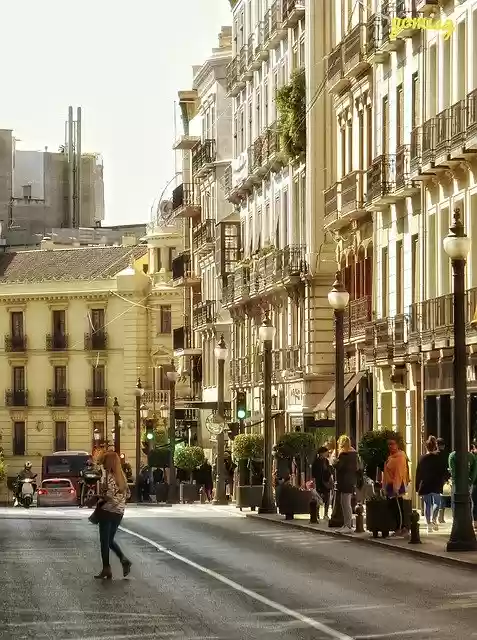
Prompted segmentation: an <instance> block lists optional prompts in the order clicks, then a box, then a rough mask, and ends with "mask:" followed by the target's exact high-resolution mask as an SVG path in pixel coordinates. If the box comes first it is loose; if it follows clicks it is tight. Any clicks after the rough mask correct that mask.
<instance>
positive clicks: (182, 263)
mask: <svg viewBox="0 0 477 640" xmlns="http://www.w3.org/2000/svg"><path fill="white" fill-rule="evenodd" d="M172 285H173V286H174V287H181V286H184V285H189V286H194V285H200V278H199V277H198V276H197V275H196V274H195V273H194V271H193V264H192V260H191V257H190V256H189V255H188V254H186V253H182V254H181V255H180V256H177V257H176V258H174V259H173V261H172Z"/></svg>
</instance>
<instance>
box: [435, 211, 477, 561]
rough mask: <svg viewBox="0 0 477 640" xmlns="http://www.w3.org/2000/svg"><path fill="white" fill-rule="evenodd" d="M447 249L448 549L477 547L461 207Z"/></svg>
mask: <svg viewBox="0 0 477 640" xmlns="http://www.w3.org/2000/svg"><path fill="white" fill-rule="evenodd" d="M443 244H444V251H445V252H446V253H447V255H448V256H449V258H450V259H451V261H452V270H453V280H454V424H453V434H454V450H455V487H453V491H454V518H453V522H452V531H451V534H450V538H449V541H448V543H447V551H475V550H476V549H477V541H476V538H475V533H474V529H473V526H472V514H471V508H470V494H469V463H468V455H469V426H468V419H467V350H466V346H465V262H466V259H467V255H468V253H469V251H470V245H471V242H470V238H468V237H467V236H466V235H465V232H464V225H463V224H462V221H461V219H460V210H459V209H455V210H454V224H453V225H452V227H451V228H450V230H449V235H448V236H447V237H446V238H444V243H443Z"/></svg>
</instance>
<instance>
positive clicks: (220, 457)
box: [214, 335, 228, 504]
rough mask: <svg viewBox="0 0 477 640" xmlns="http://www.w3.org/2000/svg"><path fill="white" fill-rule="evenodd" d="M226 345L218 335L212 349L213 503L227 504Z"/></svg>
mask: <svg viewBox="0 0 477 640" xmlns="http://www.w3.org/2000/svg"><path fill="white" fill-rule="evenodd" d="M227 353H228V351H227V347H226V345H225V340H224V336H223V335H222V336H221V337H220V340H219V342H218V343H217V346H216V347H215V349H214V354H215V357H216V358H217V374H218V377H217V419H218V420H220V421H221V430H220V433H218V434H217V476H216V479H215V500H214V504H227V494H226V482H225V433H224V431H225V416H224V413H225V407H224V402H225V400H224V395H225V360H226V358H227Z"/></svg>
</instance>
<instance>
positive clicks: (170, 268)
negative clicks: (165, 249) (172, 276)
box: [167, 247, 176, 271]
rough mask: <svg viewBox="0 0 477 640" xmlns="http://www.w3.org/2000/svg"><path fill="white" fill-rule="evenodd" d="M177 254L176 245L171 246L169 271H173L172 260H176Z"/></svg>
mask: <svg viewBox="0 0 477 640" xmlns="http://www.w3.org/2000/svg"><path fill="white" fill-rule="evenodd" d="M175 256H176V248H175V247H169V256H168V263H167V271H172V261H173V260H174V258H175Z"/></svg>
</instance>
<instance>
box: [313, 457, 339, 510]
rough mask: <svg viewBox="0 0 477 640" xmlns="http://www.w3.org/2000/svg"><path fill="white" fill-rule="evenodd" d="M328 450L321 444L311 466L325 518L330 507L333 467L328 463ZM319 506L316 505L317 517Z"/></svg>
mask: <svg viewBox="0 0 477 640" xmlns="http://www.w3.org/2000/svg"><path fill="white" fill-rule="evenodd" d="M329 457H330V452H329V450H328V447H326V446H323V447H320V448H319V449H318V453H317V455H316V458H315V460H314V462H313V464H312V466H311V475H312V476H313V479H314V481H315V487H316V490H317V492H318V495H319V496H320V498H321V501H322V504H323V508H324V514H323V517H324V519H325V520H328V510H329V507H330V495H331V490H332V488H333V483H334V478H333V467H332V466H331V464H330V460H329ZM319 510H320V507H319V506H318V519H319V518H320V513H319Z"/></svg>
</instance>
